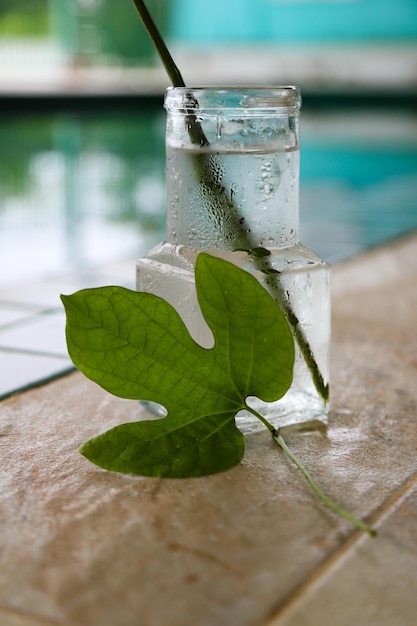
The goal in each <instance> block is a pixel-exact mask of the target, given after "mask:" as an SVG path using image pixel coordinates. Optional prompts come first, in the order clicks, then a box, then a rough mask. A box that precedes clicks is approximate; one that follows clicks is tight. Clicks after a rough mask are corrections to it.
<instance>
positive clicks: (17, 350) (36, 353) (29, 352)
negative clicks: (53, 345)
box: [0, 345, 69, 360]
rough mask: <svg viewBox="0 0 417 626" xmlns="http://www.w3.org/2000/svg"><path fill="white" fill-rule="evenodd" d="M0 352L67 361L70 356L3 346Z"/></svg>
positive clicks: (0, 347)
mask: <svg viewBox="0 0 417 626" xmlns="http://www.w3.org/2000/svg"><path fill="white" fill-rule="evenodd" d="M0 352H9V353H12V354H27V355H29V356H40V357H42V356H43V357H48V358H53V359H67V360H69V356H68V354H63V353H60V352H44V351H43V350H31V349H27V348H11V347H10V346H2V345H0Z"/></svg>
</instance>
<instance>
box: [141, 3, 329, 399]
mask: <svg viewBox="0 0 417 626" xmlns="http://www.w3.org/2000/svg"><path fill="white" fill-rule="evenodd" d="M132 1H133V3H134V5H135V7H136V9H137V11H138V13H139V15H140V17H141V19H142V21H143V24H144V26H145V28H146V30H147V31H148V33H149V36H150V38H151V40H152V41H153V43H154V45H155V48H156V50H157V52H158V54H159V56H160V58H161V60H162V63H163V65H164V67H165V69H166V71H167V74H168V76H169V78H170V80H171V83H172V85H173V87H185V86H186V85H185V82H184V80H183V78H182V75H181V73H180V71H179V69H178V67H177V66H176V64H175V62H174V59H173V58H172V56H171V54H170V52H169V50H168V48H167V46H166V44H165V42H164V39H163V37H162V35H161V34H160V32H159V30H158V28H157V26H156V24H155V22H154V20H153V18H152V16H151V15H150V13H149V11H148V9H147V7H146V5H145V3H144V2H143V0H132ZM188 97H189V100H188V103H189V107H190V108H189V112H188V133H189V135H190V139H191V141H192V143H193V144H194V145H197V146H200V147H207V146H208V145H209V141H208V139H207V137H206V135H205V133H204V130H203V128H202V126H201V124H200V122H199V121H198V119H197V117H196V115H195V111H196V110H198V102H197V101H196V99H195V97H194V96H193V95H192V94H191V93H190V94H189V96H188ZM195 163H196V168H197V173H198V175H199V176H200V178H201V181H202V182H203V184H204V186H205V187H206V189H208V190H209V192H208V193H209V194H210V197H211V211H212V218H213V219H215V220H216V221H217V222H218V223H219V224H220V223H221V225H222V228H223V229H227V232H225V233H224V234H225V237H226V239H227V240H228V241H229V242H230V243H231V249H240V250H245V251H247V252H248V253H251V252H252V253H253V254H252V258H253V261H254V264H255V267H256V268H257V269H258V270H259V271H261V272H262V273H264V274H266V275H267V277H268V278H267V281H266V283H267V285H268V288H269V290H270V293H271V295H272V296H273V297H274V299H275V300H276V302H277V303H278V305H279V307H280V308H281V310H282V311H283V313H284V314H285V316H286V317H287V319H288V322H289V324H290V326H291V328H292V329H293V334H294V338H295V340H296V342H297V344H298V346H299V348H300V352H301V354H302V355H303V358H304V360H305V362H306V364H307V367H308V368H309V370H310V373H311V376H312V379H313V383H314V386H315V387H316V389H317V392H318V393H319V394H320V396H321V398H322V399H323V400H324V401H325V402H327V400H328V398H329V386H328V384H327V383H325V381H324V379H323V376H322V374H321V372H320V368H319V366H318V364H317V361H316V359H315V356H314V354H313V351H312V350H311V347H310V344H309V342H308V339H307V337H306V336H305V333H304V331H303V328H302V327H301V325H300V322H299V320H298V318H297V316H296V314H295V313H294V311H293V308H292V306H291V303H290V300H289V298H288V295H287V294H286V292H285V289H284V288H283V286H282V284H281V281H280V278H279V272H277V271H276V270H275V269H274V268H273V267H272V265H271V263H270V260H269V258H268V257H269V255H270V253H269V251H268V250H267V249H264V248H257V247H256V245H255V244H254V242H253V240H252V237H251V233H250V230H248V229H247V228H246V225H245V224H244V221H243V220H242V218H241V216H240V215H239V210H238V208H237V207H236V205H235V203H234V202H233V198H232V195H231V194H230V195H228V194H227V190H226V189H225V188H224V187H223V186H222V185H220V184H219V183H218V182H217V181H216V179H215V176H213V173H212V171H211V166H210V163H209V160H208V158H207V156H206V155H205V154H204V153H201V154H199V155H197V156H196V159H195ZM256 251H257V252H256Z"/></svg>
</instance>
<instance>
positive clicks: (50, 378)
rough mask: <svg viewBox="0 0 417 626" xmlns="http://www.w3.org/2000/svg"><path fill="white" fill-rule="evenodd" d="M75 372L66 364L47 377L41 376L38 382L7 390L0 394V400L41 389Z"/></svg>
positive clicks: (71, 366)
mask: <svg viewBox="0 0 417 626" xmlns="http://www.w3.org/2000/svg"><path fill="white" fill-rule="evenodd" d="M76 370H77V368H76V367H75V365H71V364H70V363H68V365H67V367H65V368H63V369H59V370H57V371H55V373H53V374H50V375H49V376H42V377H41V378H39V379H38V380H34V381H32V382H30V383H27V384H26V385H21V386H19V387H15V388H14V389H9V390H8V391H4V392H3V393H0V400H6V398H10V397H11V396H15V395H17V394H19V393H24V392H26V391H30V390H31V389H36V388H37V387H42V386H43V385H46V384H47V383H51V382H53V381H54V380H58V379H59V378H63V377H64V376H68V375H69V374H72V373H74V372H75V371H76Z"/></svg>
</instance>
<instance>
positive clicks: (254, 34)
mask: <svg viewBox="0 0 417 626" xmlns="http://www.w3.org/2000/svg"><path fill="white" fill-rule="evenodd" d="M170 5H171V12H172V13H171V20H172V25H171V28H172V31H171V36H172V38H174V39H180V40H182V41H185V42H190V43H191V42H192V43H195V44H201V45H209V44H212V43H215V42H231V43H233V42H235V43H238V42H242V41H245V42H246V41H253V42H256V41H269V42H277V43H279V42H285V43H290V42H294V43H300V42H306V43H307V42H329V43H331V42H334V41H338V42H349V41H352V42H357V41H358V40H366V41H383V42H386V41H392V40H394V41H398V40H404V39H405V40H410V39H412V40H414V41H417V0H322V1H321V2H320V1H317V0H208V1H207V0H206V1H205V2H202V1H201V0H200V1H199V0H170Z"/></svg>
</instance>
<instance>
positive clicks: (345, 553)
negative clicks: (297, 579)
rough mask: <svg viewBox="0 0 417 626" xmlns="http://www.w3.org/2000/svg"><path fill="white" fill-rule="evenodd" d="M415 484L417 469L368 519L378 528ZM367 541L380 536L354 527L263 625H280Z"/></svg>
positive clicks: (270, 614) (272, 610) (272, 611)
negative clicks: (282, 620)
mask: <svg viewBox="0 0 417 626" xmlns="http://www.w3.org/2000/svg"><path fill="white" fill-rule="evenodd" d="M416 486H417V473H416V474H413V475H412V476H411V477H410V478H409V479H407V480H406V481H405V483H403V484H402V485H401V486H400V487H399V488H398V489H396V490H395V491H394V492H393V493H392V494H391V495H390V496H389V497H388V499H387V500H386V501H385V502H384V503H383V504H382V505H381V506H380V507H379V508H378V509H377V510H376V511H374V513H372V514H371V515H370V516H369V518H368V519H367V520H366V522H367V523H368V524H369V525H370V526H372V527H374V528H375V527H377V529H378V530H379V528H380V527H381V525H382V524H383V522H384V521H385V520H386V519H387V518H388V517H389V516H390V515H392V514H393V513H394V512H395V510H396V509H398V508H399V506H400V505H401V504H402V502H403V501H404V500H405V499H406V497H407V496H408V495H409V493H411V491H412V490H413V488H414V487H416ZM364 541H378V537H376V538H372V537H369V536H368V535H367V534H366V533H364V532H363V531H361V530H355V531H353V533H352V534H351V535H350V536H349V537H348V539H347V540H346V542H345V543H343V544H342V545H341V546H340V547H339V548H336V549H335V550H334V552H332V553H331V554H330V555H329V556H328V557H327V558H326V559H325V560H324V561H323V562H322V563H321V564H320V565H319V566H318V567H316V568H315V569H314V571H313V572H312V573H311V574H309V575H308V576H307V578H305V580H304V581H303V582H302V583H301V584H300V585H299V586H298V587H296V588H295V589H294V590H293V591H292V592H290V593H289V594H288V596H287V597H286V598H285V599H284V600H283V601H281V602H279V603H278V604H277V605H276V606H275V607H274V608H272V609H271V611H270V612H269V615H268V616H267V617H266V621H265V622H264V623H263V625H262V626H279V623H280V620H281V619H284V618H285V617H286V615H287V614H288V613H289V612H290V611H291V610H292V609H293V608H295V607H296V606H297V604H299V603H300V602H302V601H303V599H304V597H305V595H306V594H307V593H308V592H310V593H311V592H313V591H314V590H315V588H316V589H317V588H318V587H319V585H320V583H321V582H322V580H323V578H324V577H325V576H327V575H328V574H329V572H330V571H331V570H332V568H334V567H335V566H336V565H338V564H339V563H340V561H343V560H344V559H346V558H348V557H349V556H350V554H351V553H352V550H353V548H355V547H356V546H357V545H359V544H360V543H363V542H364Z"/></svg>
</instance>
